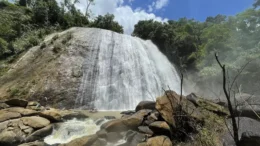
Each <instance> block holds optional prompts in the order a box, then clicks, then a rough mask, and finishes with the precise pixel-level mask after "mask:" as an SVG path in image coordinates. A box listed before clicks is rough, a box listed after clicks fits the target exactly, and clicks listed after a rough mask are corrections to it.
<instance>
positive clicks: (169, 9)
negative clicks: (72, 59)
mask: <svg viewBox="0 0 260 146" xmlns="http://www.w3.org/2000/svg"><path fill="white" fill-rule="evenodd" d="M58 1H61V0H58ZM79 1H80V3H78V4H77V5H76V6H77V8H79V9H80V10H82V11H85V8H86V1H87V0H79ZM253 3H254V0H95V4H94V5H91V6H90V9H91V11H92V17H95V16H97V15H104V14H106V13H112V14H114V15H115V20H116V21H118V22H119V24H120V25H122V26H123V28H124V32H125V33H126V34H131V33H132V31H133V30H134V25H135V24H137V23H138V21H139V20H149V19H154V20H156V21H160V22H166V21H168V20H178V19H179V18H182V17H187V18H194V19H195V20H198V21H205V19H206V18H207V17H208V16H216V15H217V14H223V15H228V16H230V15H236V14H237V13H239V12H242V11H244V10H246V9H248V8H250V7H252V4H253Z"/></svg>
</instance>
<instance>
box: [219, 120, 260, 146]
mask: <svg viewBox="0 0 260 146" xmlns="http://www.w3.org/2000/svg"><path fill="white" fill-rule="evenodd" d="M236 120H237V121H238V118H236ZM226 123H227V124H228V127H230V130H231V131H232V124H231V120H230V119H228V120H227V122H226ZM245 132H250V133H253V134H254V135H260V122H259V121H257V120H254V119H251V118H247V117H240V118H239V131H238V133H239V136H240V137H239V139H241V135H242V134H243V133H245ZM244 136H246V135H244ZM221 139H222V142H223V145H224V146H235V142H234V140H233V138H232V136H231V135H230V133H229V132H228V131H227V132H226V133H225V134H224V135H223V136H222V137H221Z"/></svg>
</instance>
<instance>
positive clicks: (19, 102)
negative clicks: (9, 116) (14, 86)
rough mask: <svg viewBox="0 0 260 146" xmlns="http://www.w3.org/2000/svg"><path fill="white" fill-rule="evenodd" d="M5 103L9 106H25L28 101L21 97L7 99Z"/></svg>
mask: <svg viewBox="0 0 260 146" xmlns="http://www.w3.org/2000/svg"><path fill="white" fill-rule="evenodd" d="M5 103H6V104H8V105H9V106H16V107H26V106H27V104H28V101H26V100H23V99H16V98H15V99H9V100H7V101H5Z"/></svg>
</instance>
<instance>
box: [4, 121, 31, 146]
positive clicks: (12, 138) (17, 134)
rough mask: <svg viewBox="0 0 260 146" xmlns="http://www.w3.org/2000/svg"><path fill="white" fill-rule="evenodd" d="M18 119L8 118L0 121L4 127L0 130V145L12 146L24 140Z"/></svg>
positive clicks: (24, 135)
mask: <svg viewBox="0 0 260 146" xmlns="http://www.w3.org/2000/svg"><path fill="white" fill-rule="evenodd" d="M19 122H20V119H14V120H9V121H6V122H3V123H1V125H2V124H3V127H4V129H2V130H1V131H0V145H1V146H2V145H3V146H14V145H18V144H20V143H22V142H24V137H26V134H25V133H24V132H22V131H21V129H20V128H19Z"/></svg>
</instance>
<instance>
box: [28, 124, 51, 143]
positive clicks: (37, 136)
mask: <svg viewBox="0 0 260 146" xmlns="http://www.w3.org/2000/svg"><path fill="white" fill-rule="evenodd" d="M51 133H52V125H48V126H46V127H44V128H42V129H39V130H37V131H35V132H33V133H32V134H31V135H29V136H28V137H27V138H26V140H25V141H26V142H32V141H36V140H42V139H43V138H44V137H46V136H48V135H50V134H51Z"/></svg>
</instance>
